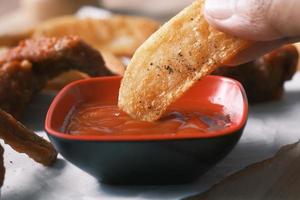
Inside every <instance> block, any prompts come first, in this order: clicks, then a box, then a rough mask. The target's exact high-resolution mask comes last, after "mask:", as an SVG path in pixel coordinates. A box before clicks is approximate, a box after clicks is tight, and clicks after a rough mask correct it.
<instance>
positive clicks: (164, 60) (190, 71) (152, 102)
mask: <svg viewBox="0 0 300 200" xmlns="http://www.w3.org/2000/svg"><path fill="white" fill-rule="evenodd" d="M203 5H204V0H197V1H195V2H194V3H193V4H192V5H191V6H189V7H187V8H186V9H184V10H183V11H182V12H180V13H179V14H178V15H177V16H175V17H174V18H172V19H171V20H170V21H169V22H167V23H166V24H165V25H163V26H162V27H161V28H160V29H159V30H158V31H157V32H156V33H154V34H153V35H152V36H150V38H149V39H148V40H147V41H146V42H145V43H144V44H143V45H142V46H141V47H139V48H138V50H137V51H136V53H135V54H134V56H133V58H132V60H131V62H130V64H129V66H128V68H127V70H126V71H125V75H124V78H123V81H122V84H121V88H120V93H119V103H118V105H119V107H120V108H121V109H122V110H124V111H125V112H127V113H128V114H129V115H130V116H132V117H133V118H135V119H139V120H145V121H154V120H156V119H158V118H159V117H160V116H161V115H162V114H163V113H164V112H165V110H166V109H167V107H168V106H169V105H170V104H171V103H172V102H174V101H175V100H176V99H177V98H179V97H180V96H181V95H182V94H183V93H184V92H185V91H186V90H188V89H189V88H190V87H191V86H192V85H193V84H194V83H195V82H196V81H197V80H199V79H201V78H202V77H203V76H205V75H207V74H209V73H210V72H212V71H213V70H214V69H216V67H218V66H220V65H222V64H224V63H225V62H226V61H228V60H230V59H231V58H232V57H233V56H234V55H236V54H237V53H238V52H240V51H241V50H243V49H245V48H246V47H247V46H249V45H250V42H248V41H245V40H241V39H238V38H236V37H233V36H229V35H227V34H225V33H222V32H220V31H218V30H216V29H214V28H213V27H211V26H210V25H209V24H208V23H207V22H206V20H205V19H204V15H203V11H202V9H203Z"/></svg>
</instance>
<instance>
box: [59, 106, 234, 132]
mask: <svg viewBox="0 0 300 200" xmlns="http://www.w3.org/2000/svg"><path fill="white" fill-rule="evenodd" d="M231 124H232V123H231V120H230V115H229V114H226V113H225V112H224V108H223V107H222V106H220V105H217V104H211V105H210V106H209V108H206V107H205V106H195V105H185V106H181V107H176V106H175V107H170V109H169V110H168V111H167V112H166V114H165V115H164V116H163V117H162V118H161V119H160V120H158V121H156V122H144V121H138V120H134V119H132V118H131V117H130V116H128V115H127V114H126V113H124V112H122V111H121V110H119V108H118V107H117V106H116V105H103V104H101V103H81V104H79V105H77V106H76V107H75V108H74V109H72V110H71V111H70V113H69V115H68V117H67V118H66V121H65V125H64V127H63V129H64V130H63V131H64V132H65V133H68V134H72V135H99V134H102V135H103V134H104V135H107V134H130V135H132V134H185V133H196V134H209V133H210V132H213V131H217V130H220V129H224V128H226V127H229V126H231Z"/></svg>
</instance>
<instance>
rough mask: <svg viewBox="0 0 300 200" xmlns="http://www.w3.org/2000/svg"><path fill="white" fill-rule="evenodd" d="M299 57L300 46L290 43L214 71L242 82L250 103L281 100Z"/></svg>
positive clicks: (216, 73)
mask: <svg viewBox="0 0 300 200" xmlns="http://www.w3.org/2000/svg"><path fill="white" fill-rule="evenodd" d="M298 57H299V55H298V51H297V49H296V47H295V46H293V45H287V46H284V47H281V48H280V49H277V50H275V51H273V52H271V53H269V54H267V55H265V56H263V57H261V58H258V59H256V60H254V61H252V62H249V63H246V64H242V65H239V66H236V67H219V68H218V69H217V70H216V71H214V72H213V74H215V75H222V76H226V77H230V78H233V79H236V80H238V81H239V82H241V83H242V85H243V86H244V88H245V91H246V93H247V96H248V100H249V102H250V103H259V102H266V101H271V100H278V99H280V98H281V97H282V94H283V91H284V89H283V85H284V82H285V81H287V80H290V79H291V78H292V77H293V75H294V74H295V72H296V70H297V63H298ZM262 83H263V84H262Z"/></svg>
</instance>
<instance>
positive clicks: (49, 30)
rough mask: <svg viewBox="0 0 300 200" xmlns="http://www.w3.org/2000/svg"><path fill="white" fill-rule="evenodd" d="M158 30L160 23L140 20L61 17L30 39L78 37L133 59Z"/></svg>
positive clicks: (43, 26)
mask: <svg viewBox="0 0 300 200" xmlns="http://www.w3.org/2000/svg"><path fill="white" fill-rule="evenodd" d="M158 27H159V23H157V22H156V21H154V20H151V19H147V18H143V17H134V16H123V15H114V16H112V17H109V18H107V19H92V18H85V19H80V18H77V17H74V16H64V17H59V18H55V19H52V20H48V21H46V22H44V23H43V24H41V25H39V26H38V27H37V28H36V29H35V31H34V33H33V37H40V36H47V37H61V36H66V35H77V36H79V37H80V38H82V39H83V40H84V41H85V42H87V43H88V44H89V45H91V46H92V47H94V48H97V49H98V50H100V51H101V50H106V51H109V52H111V53H112V54H114V55H116V56H132V55H133V53H134V52H135V50H136V49H137V48H138V47H139V46H140V45H141V44H142V43H143V42H144V41H145V40H146V39H147V38H148V37H149V36H150V35H151V34H152V33H153V32H154V31H156V30H157V29H158Z"/></svg>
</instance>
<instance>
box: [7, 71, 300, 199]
mask: <svg viewBox="0 0 300 200" xmlns="http://www.w3.org/2000/svg"><path fill="white" fill-rule="evenodd" d="M50 102H51V96H49V95H45V94H44V95H39V96H37V97H36V98H35V99H34V101H33V102H32V104H31V106H30V107H29V108H28V110H27V113H26V114H25V117H24V119H26V120H24V121H25V124H26V125H27V126H28V127H31V128H33V129H34V130H35V131H37V132H38V134H39V135H43V136H45V133H44V132H43V124H44V117H45V112H46V111H47V107H48V105H49V103H50ZM299 116H300V73H298V74H297V75H296V76H295V77H294V79H293V80H292V81H290V82H288V83H287V84H286V93H285V96H284V98H283V99H282V100H281V101H278V102H272V103H267V104H261V105H256V106H252V107H251V108H250V113H249V120H248V123H247V126H246V128H245V131H244V134H243V135H242V137H241V139H240V141H239V143H238V144H237V146H236V147H235V148H234V149H233V151H232V152H231V153H230V154H229V155H228V156H227V157H226V158H225V159H224V160H223V161H221V162H220V163H219V164H218V165H217V166H216V167H214V168H213V169H211V170H210V171H209V172H208V173H206V174H205V175H204V176H202V177H201V178H200V179H199V180H198V181H197V182H194V183H191V184H184V185H177V186H140V187H139V186H135V187H134V186H111V185H104V184H100V183H98V182H97V181H96V179H94V178H93V177H92V176H90V175H88V174H86V173H85V172H83V171H81V170H80V169H78V168H77V167H75V166H74V165H72V164H70V163H69V162H67V161H66V160H64V159H63V158H62V157H61V156H59V159H58V161H57V163H56V164H55V165H54V167H52V168H46V167H43V166H42V165H39V164H37V163H35V162H33V161H32V160H31V159H28V158H27V156H25V155H23V154H19V153H16V152H14V151H13V150H12V149H11V148H10V147H9V146H7V145H5V166H6V177H5V183H4V185H3V187H2V200H37V199H42V200H54V199H55V200H73V199H83V200H96V199H180V198H182V197H185V196H189V195H192V194H195V193H199V192H201V191H204V190H206V189H208V188H209V187H211V186H212V185H213V184H215V183H217V182H219V181H220V180H221V179H222V178H223V177H225V176H227V175H228V174H231V173H233V172H235V171H237V170H239V169H241V168H243V167H245V166H247V165H249V164H251V163H254V162H257V161H260V160H263V159H265V158H268V157H270V156H272V155H273V154H274V153H275V152H276V151H277V150H278V149H279V148H280V147H281V146H282V145H285V144H289V143H293V142H296V141H298V140H299V139H300V121H299ZM45 137H46V136H45Z"/></svg>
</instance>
